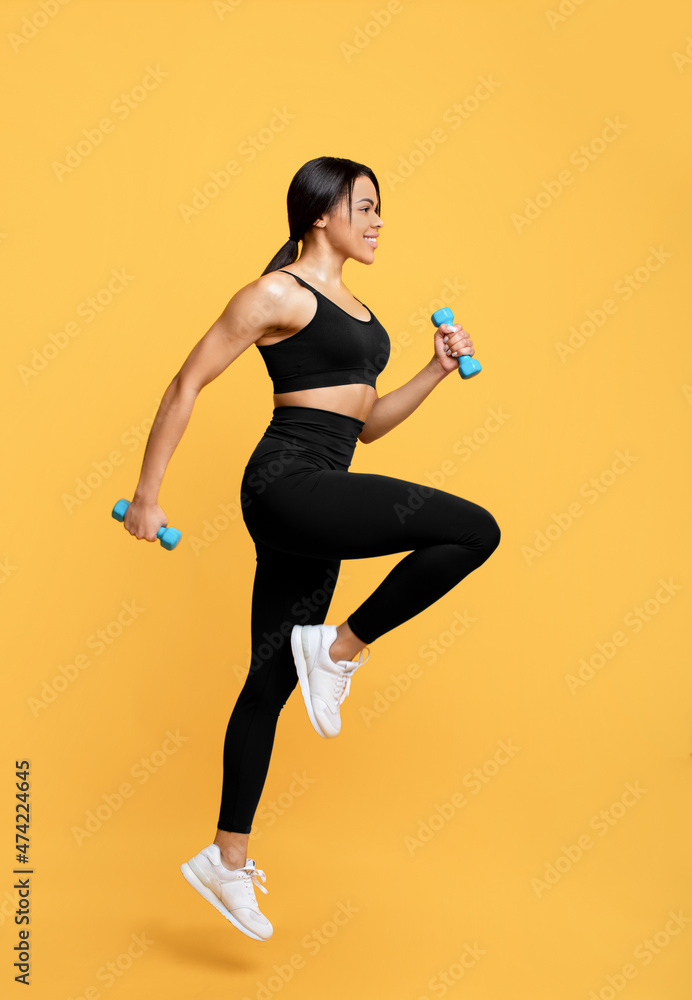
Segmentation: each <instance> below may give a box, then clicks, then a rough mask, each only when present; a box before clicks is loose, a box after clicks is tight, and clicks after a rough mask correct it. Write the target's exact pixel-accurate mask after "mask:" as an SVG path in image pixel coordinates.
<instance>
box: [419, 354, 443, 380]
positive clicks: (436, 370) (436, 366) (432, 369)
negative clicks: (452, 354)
mask: <svg viewBox="0 0 692 1000" xmlns="http://www.w3.org/2000/svg"><path fill="white" fill-rule="evenodd" d="M423 371H427V372H429V374H430V375H433V376H434V377H435V378H436V379H437V381H438V382H441V381H442V379H443V378H445V377H446V376H447V375H449V372H448V371H447V370H446V369H445V368H443V367H442V365H441V364H440V361H439V359H438V358H437V355H434V356H433V357H432V358H431V359H430V361H428V363H427V365H426V366H425V368H424V369H423Z"/></svg>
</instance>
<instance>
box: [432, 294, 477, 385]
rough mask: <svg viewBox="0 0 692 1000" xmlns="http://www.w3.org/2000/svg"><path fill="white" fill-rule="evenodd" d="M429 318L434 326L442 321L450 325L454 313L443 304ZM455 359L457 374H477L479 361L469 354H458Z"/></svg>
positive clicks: (462, 375) (464, 375) (467, 376)
mask: <svg viewBox="0 0 692 1000" xmlns="http://www.w3.org/2000/svg"><path fill="white" fill-rule="evenodd" d="M430 319H431V320H432V321H433V325H434V326H441V325H442V323H449V324H450V325H452V324H453V323H454V313H453V312H452V310H451V309H449V308H448V307H447V306H445V307H444V309H438V310H436V312H434V313H433V314H432V316H431V317H430ZM457 361H458V362H459V374H460V375H461V377H462V378H473V376H474V375H477V374H478V373H479V371H481V370H482V369H481V364H480V361H476V359H475V358H472V357H471V355H470V354H461V355H459V357H458V358H457Z"/></svg>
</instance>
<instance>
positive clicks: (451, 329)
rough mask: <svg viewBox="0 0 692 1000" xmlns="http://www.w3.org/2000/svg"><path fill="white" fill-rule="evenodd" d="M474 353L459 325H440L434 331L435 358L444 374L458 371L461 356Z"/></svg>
mask: <svg viewBox="0 0 692 1000" xmlns="http://www.w3.org/2000/svg"><path fill="white" fill-rule="evenodd" d="M475 353H476V351H475V349H474V346H473V344H472V342H471V338H470V337H469V335H468V333H467V332H466V330H464V329H463V328H462V326H461V324H460V323H454V324H449V323H440V325H439V326H438V327H437V329H436V330H435V358H436V359H437V361H438V362H439V363H440V365H441V367H442V369H443V371H444V372H445V373H447V374H449V372H453V371H457V370H458V368H459V358H460V356H461V355H462V354H471V355H473V354H475Z"/></svg>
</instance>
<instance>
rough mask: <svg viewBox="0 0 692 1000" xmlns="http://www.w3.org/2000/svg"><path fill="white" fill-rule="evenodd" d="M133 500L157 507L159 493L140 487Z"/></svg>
mask: <svg viewBox="0 0 692 1000" xmlns="http://www.w3.org/2000/svg"><path fill="white" fill-rule="evenodd" d="M132 499H133V500H137V501H139V503H144V504H148V505H150V506H152V507H155V506H156V505H157V504H158V502H159V491H158V490H153V489H151V488H150V489H146V488H145V487H140V486H138V487H137V489H136V490H135V495H134V496H133V497H132Z"/></svg>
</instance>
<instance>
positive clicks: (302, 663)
mask: <svg viewBox="0 0 692 1000" xmlns="http://www.w3.org/2000/svg"><path fill="white" fill-rule="evenodd" d="M310 627H311V626H310V625H294V626H293V629H292V631H291V649H292V651H293V659H294V661H295V665H296V671H297V673H298V680H299V682H300V690H301V691H302V693H303V701H304V702H305V707H306V709H307V710H308V718H309V719H310V722H311V723H312V725H313V728H314V729H315V731H316V732H317V733H319V735H320V736H322V737H323V739H327V738H328V737H327V736H326V735H325V734H324V733H323V732H322V730H321V729H320V724H319V722H318V721H317V717H316V715H315V710H314V708H313V707H312V699H311V697H310V682H309V680H308V664H307V660H306V657H307V655H308V653H309V652H310V647H309V644H308V640H307V632H303V629H308V628H310ZM303 643H305V645H303Z"/></svg>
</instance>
